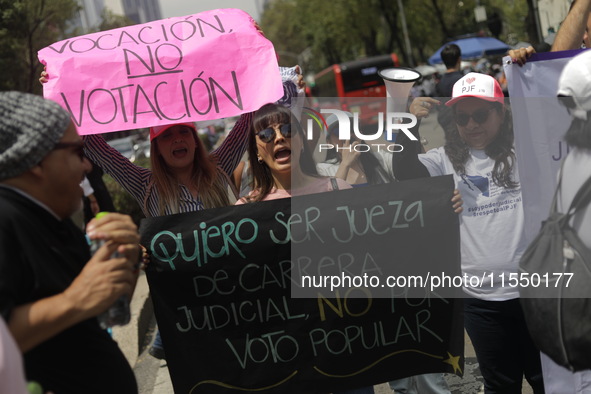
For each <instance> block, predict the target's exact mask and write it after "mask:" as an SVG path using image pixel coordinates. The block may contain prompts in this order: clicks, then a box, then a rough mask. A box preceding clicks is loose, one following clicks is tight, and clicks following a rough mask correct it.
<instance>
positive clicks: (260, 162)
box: [257, 156, 263, 164]
mask: <svg viewBox="0 0 591 394" xmlns="http://www.w3.org/2000/svg"><path fill="white" fill-rule="evenodd" d="M257 161H258V162H259V164H263V159H261V157H260V156H259V157H258V159H257Z"/></svg>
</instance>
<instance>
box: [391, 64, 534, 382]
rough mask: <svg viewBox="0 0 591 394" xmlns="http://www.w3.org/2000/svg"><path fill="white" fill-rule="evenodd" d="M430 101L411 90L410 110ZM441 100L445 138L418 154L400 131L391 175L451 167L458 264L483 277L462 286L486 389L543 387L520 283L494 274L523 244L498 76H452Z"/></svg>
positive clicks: (508, 271) (507, 271)
mask: <svg viewBox="0 0 591 394" xmlns="http://www.w3.org/2000/svg"><path fill="white" fill-rule="evenodd" d="M436 104H438V101H437V100H434V99H430V98H417V99H415V100H414V101H413V103H412V104H411V107H410V112H411V113H413V114H414V115H415V116H417V117H419V118H420V117H423V116H426V115H427V114H428V113H429V110H430V108H431V107H432V106H433V105H436ZM446 105H447V106H449V107H451V109H452V113H453V119H454V123H455V127H454V128H450V130H447V131H446V135H445V137H446V141H445V145H444V146H443V147H440V148H437V149H432V150H430V151H429V152H427V153H425V154H421V153H420V151H419V147H418V143H417V141H411V140H409V139H408V138H407V137H406V136H405V135H403V134H399V139H398V140H397V141H396V142H397V143H399V144H401V145H403V146H404V150H403V151H402V152H401V153H397V154H394V155H393V169H394V175H395V176H396V178H397V179H409V178H416V177H424V176H438V175H449V174H451V175H453V178H454V181H455V184H456V187H457V188H458V189H459V190H460V192H461V194H462V198H463V200H464V212H463V213H462V215H461V216H460V239H461V252H462V272H463V274H464V275H466V276H467V277H478V278H482V279H483V280H482V282H481V283H480V286H474V287H472V286H465V287H464V292H465V293H466V295H467V297H466V299H465V300H464V312H465V319H464V320H465V328H466V331H467V332H468V335H469V336H470V339H471V340H472V343H473V345H474V350H475V351H476V356H477V358H478V362H479V365H480V370H481V372H482V376H483V377H484V388H485V392H486V393H520V392H521V386H522V380H523V376H524V375H525V378H526V379H527V381H528V382H529V383H530V385H531V386H532V388H533V389H534V392H535V393H543V392H544V386H543V382H542V372H541V365H540V357H539V352H538V351H537V349H536V348H535V346H534V344H533V341H532V340H531V337H530V335H529V332H528V330H527V326H526V324H525V320H524V317H523V312H522V310H521V306H520V303H519V291H518V289H517V288H515V287H511V286H507V285H506V282H505V285H504V286H503V284H502V281H501V280H500V279H499V278H501V277H504V278H509V275H516V274H517V272H518V267H519V260H520V258H521V255H522V254H523V252H524V251H525V248H526V247H527V243H526V239H525V236H524V215H523V204H522V201H521V187H520V184H519V176H518V173H517V161H516V158H515V151H514V148H513V127H512V122H511V116H510V110H509V108H507V106H506V105H505V100H504V96H503V92H502V90H501V87H500V86H499V84H498V82H497V81H496V80H495V79H494V78H493V77H491V76H488V75H485V74H478V73H469V74H467V75H465V76H464V77H463V78H462V79H460V80H459V81H458V82H456V83H455V85H454V87H453V95H452V99H451V100H450V101H448V102H447V103H446ZM415 131H417V130H415ZM417 134H418V132H417ZM419 140H420V138H419ZM470 283H471V282H470Z"/></svg>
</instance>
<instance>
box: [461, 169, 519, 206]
mask: <svg viewBox="0 0 591 394" xmlns="http://www.w3.org/2000/svg"><path fill="white" fill-rule="evenodd" d="M461 178H462V183H463V184H464V186H465V187H464V188H463V189H464V191H463V192H462V199H463V200H464V207H465V209H466V211H467V212H466V213H467V214H468V215H469V216H488V215H493V214H496V213H500V212H504V211H509V210H513V209H515V208H517V207H518V206H519V205H520V204H521V196H520V193H519V190H520V188H519V187H517V188H516V189H511V190H507V189H505V188H503V187H500V186H498V185H496V184H495V183H494V182H493V181H492V174H490V173H489V174H487V176H486V177H484V176H480V175H465V174H462V175H461ZM466 188H467V189H468V190H469V191H470V192H469V193H466V191H467V190H466Z"/></svg>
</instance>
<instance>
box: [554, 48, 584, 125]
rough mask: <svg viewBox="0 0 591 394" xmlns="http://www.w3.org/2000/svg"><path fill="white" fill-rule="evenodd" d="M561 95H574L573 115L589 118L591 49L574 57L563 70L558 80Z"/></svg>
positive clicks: (571, 110) (571, 111)
mask: <svg viewBox="0 0 591 394" xmlns="http://www.w3.org/2000/svg"><path fill="white" fill-rule="evenodd" d="M557 94H558V95H559V96H568V97H572V98H573V101H574V103H575V108H569V109H570V113H571V115H572V116H574V117H575V118H578V119H582V120H587V112H589V111H591V51H585V52H583V53H581V54H579V55H577V56H575V57H573V58H572V59H571V60H570V61H569V62H568V63H567V64H566V66H565V67H564V69H563V70H562V74H560V79H559V80H558V92H557Z"/></svg>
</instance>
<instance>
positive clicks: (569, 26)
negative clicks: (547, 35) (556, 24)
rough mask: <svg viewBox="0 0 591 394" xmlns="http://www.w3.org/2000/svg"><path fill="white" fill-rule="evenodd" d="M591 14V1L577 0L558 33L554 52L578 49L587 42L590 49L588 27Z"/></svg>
mask: <svg viewBox="0 0 591 394" xmlns="http://www.w3.org/2000/svg"><path fill="white" fill-rule="evenodd" d="M589 13H591V0H576V1H575V2H574V3H573V6H572V8H571V10H570V11H569V13H568V15H567V16H566V18H564V21H562V24H561V25H560V29H558V33H556V38H555V39H554V43H553V44H552V52H556V51H565V50H568V49H578V48H580V47H581V43H582V42H583V41H585V44H586V45H587V47H589V42H588V41H589V39H588V33H587V31H586V30H587V27H588V23H589Z"/></svg>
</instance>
